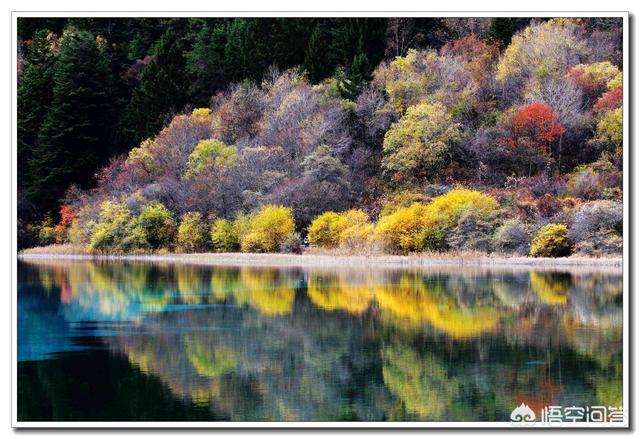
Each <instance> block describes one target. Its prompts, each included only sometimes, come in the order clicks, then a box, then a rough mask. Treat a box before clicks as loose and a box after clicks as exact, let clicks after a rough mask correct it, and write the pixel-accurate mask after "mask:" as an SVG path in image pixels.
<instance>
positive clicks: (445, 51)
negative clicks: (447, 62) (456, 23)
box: [440, 35, 489, 62]
mask: <svg viewBox="0 0 640 439" xmlns="http://www.w3.org/2000/svg"><path fill="white" fill-rule="evenodd" d="M488 51H489V45H488V44H487V43H485V42H484V41H482V40H480V39H478V38H477V37H476V36H475V35H468V36H466V37H462V38H460V39H458V40H455V41H449V42H447V43H446V44H445V45H444V46H442V49H440V54H442V55H453V56H459V57H462V58H464V60H465V61H467V62H471V61H473V60H474V59H477V58H480V57H482V56H484V55H485V54H486V52H488Z"/></svg>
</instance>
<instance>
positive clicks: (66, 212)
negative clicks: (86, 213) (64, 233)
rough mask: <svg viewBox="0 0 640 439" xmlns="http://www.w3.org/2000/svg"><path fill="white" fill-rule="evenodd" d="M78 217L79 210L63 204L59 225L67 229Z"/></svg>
mask: <svg viewBox="0 0 640 439" xmlns="http://www.w3.org/2000/svg"><path fill="white" fill-rule="evenodd" d="M76 218H78V212H76V210H75V209H74V208H73V207H72V206H67V205H65V206H62V207H61V208H60V222H59V223H58V225H59V226H61V227H62V228H65V229H66V228H67V227H69V226H70V225H71V223H72V222H73V220H74V219H76Z"/></svg>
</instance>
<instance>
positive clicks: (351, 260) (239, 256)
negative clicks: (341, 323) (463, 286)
mask: <svg viewBox="0 0 640 439" xmlns="http://www.w3.org/2000/svg"><path fill="white" fill-rule="evenodd" d="M18 259H21V260H30V261H36V260H75V261H132V262H171V263H189V264H200V265H218V266H256V267H351V268H353V267H386V268H429V267H462V266H466V267H482V268H490V267H494V268H499V267H505V268H508V267H522V268H550V269H553V268H572V267H575V268H577V267H583V268H589V267H593V268H619V269H620V270H622V267H623V259H622V256H620V257H601V258H595V257H587V256H570V257H565V258H532V257H526V256H520V257H515V256H514V257H508V256H478V255H459V256H457V255H447V254H443V255H406V256H401V255H375V256H360V255H331V254H313V253H312V254H302V255H295V254H282V253H172V254H149V255H131V254H129V255H113V254H105V255H95V254H80V253H73V254H64V253H36V252H27V253H23V252H21V253H18Z"/></svg>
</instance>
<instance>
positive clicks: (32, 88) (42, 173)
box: [18, 18, 623, 256]
mask: <svg viewBox="0 0 640 439" xmlns="http://www.w3.org/2000/svg"><path fill="white" fill-rule="evenodd" d="M621 32H622V24H621V21H620V20H618V19H596V18H593V19H569V18H563V19H546V20H540V19H535V20H534V19H532V20H529V19H508V18H505V19H483V18H475V19H465V18H459V19H450V18H449V19H435V18H432V19H409V18H406V19H397V18H394V19H383V18H380V19H377V18H376V19H365V18H358V19H356V18H344V19H328V18H326V19H324V18H322V19H321V18H318V19H311V18H308V19H307V18H300V19H298V18H296V19H293V18H291V19H285V18H269V19H266V18H265V19H251V18H237V19H231V18H228V19H227V18H225V19H151V18H145V19H115V18H114V19H68V20H67V19H65V20H63V19H61V20H46V19H21V21H20V23H19V37H20V47H19V53H20V57H19V58H20V59H19V61H20V62H19V66H18V67H19V86H18V140H19V142H18V143H19V145H18V155H19V157H18V163H19V173H20V179H19V200H18V210H19V224H18V226H19V230H18V232H19V240H20V245H21V246H29V245H35V244H48V243H53V242H73V243H76V244H80V245H83V246H87V247H88V248H89V249H92V250H94V251H119V252H127V251H157V250H160V249H167V250H179V251H219V252H226V251H238V250H242V251H262V252H274V251H276V252H277V251H294V252H298V251H300V249H301V241H302V238H304V237H308V239H309V242H310V244H311V245H312V246H321V247H328V248H338V249H343V250H344V251H351V252H371V251H386V252H394V253H409V252H421V251H442V250H456V251H457V250H474V251H482V252H487V251H496V252H504V253H517V254H532V255H547V254H548V255H553V256H561V255H566V254H569V253H570V252H571V251H578V252H582V253H590V254H604V253H615V252H619V251H620V250H621V242H622V225H621V224H622V220H621V212H622V207H621V206H622V173H621V170H622V159H623V157H622V141H623V131H622V127H623V100H622V81H623V73H622V53H621V47H622V38H621V35H622V33H621ZM194 108H195V109H194ZM133 145H136V146H134V147H133V148H131V147H132V146H133ZM553 224H555V225H556V226H553V227H555V228H554V229H553V230H551V229H550V227H551V225H553ZM561 228H562V230H561ZM559 234H560V235H562V236H558V235H559ZM565 240H566V243H567V244H566V245H565ZM553 242H556V244H557V243H558V242H560V244H561V245H560V244H558V245H559V247H558V245H556V244H553ZM549 246H552V247H553V248H552V249H550V250H549V249H548V247H549ZM558 249H559V250H558Z"/></svg>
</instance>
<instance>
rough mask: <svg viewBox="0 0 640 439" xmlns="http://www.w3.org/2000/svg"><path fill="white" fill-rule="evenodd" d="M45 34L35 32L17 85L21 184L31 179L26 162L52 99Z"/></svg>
mask: <svg viewBox="0 0 640 439" xmlns="http://www.w3.org/2000/svg"><path fill="white" fill-rule="evenodd" d="M48 35H49V32H48V31H47V30H45V29H43V30H40V31H37V32H36V34H35V35H34V37H33V40H32V42H31V45H30V46H29V51H28V54H27V57H26V67H25V70H24V72H23V74H22V76H21V77H20V83H19V84H18V108H17V110H18V111H17V116H18V117H17V125H18V172H19V173H20V176H21V184H28V183H29V182H30V181H31V175H30V173H29V169H28V163H29V162H30V160H31V157H32V154H33V148H34V146H35V144H36V141H37V138H38V131H39V130H40V126H41V125H42V121H43V119H44V117H45V115H46V114H47V108H48V106H49V104H50V103H51V98H52V87H51V81H52V73H53V71H52V66H53V52H52V50H51V43H50V41H49V39H48V38H47V37H48Z"/></svg>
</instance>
